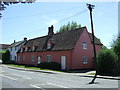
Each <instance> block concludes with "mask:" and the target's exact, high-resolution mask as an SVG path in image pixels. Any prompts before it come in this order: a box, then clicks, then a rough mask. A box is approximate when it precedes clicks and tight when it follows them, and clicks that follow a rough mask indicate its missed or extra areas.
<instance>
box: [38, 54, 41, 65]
mask: <svg viewBox="0 0 120 90" xmlns="http://www.w3.org/2000/svg"><path fill="white" fill-rule="evenodd" d="M40 61H41V58H40V56H38V64H40Z"/></svg>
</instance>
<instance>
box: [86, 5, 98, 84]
mask: <svg viewBox="0 0 120 90" xmlns="http://www.w3.org/2000/svg"><path fill="white" fill-rule="evenodd" d="M87 7H88V9H89V10H90V20H91V30H92V43H93V50H94V61H95V69H96V73H95V76H94V78H93V80H92V81H91V82H90V83H89V84H93V83H94V81H95V79H96V77H97V61H96V48H95V38H94V37H95V36H94V30H93V20H92V10H93V9H94V7H95V5H91V4H87Z"/></svg>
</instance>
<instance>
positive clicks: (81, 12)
mask: <svg viewBox="0 0 120 90" xmlns="http://www.w3.org/2000/svg"><path fill="white" fill-rule="evenodd" d="M86 11H87V9H84V10H82V11H80V12H77V13H75V14H74V15H72V16H69V17H66V18H64V19H61V20H60V21H58V22H57V23H56V24H59V23H61V22H63V21H65V20H68V19H69V18H72V17H74V16H77V15H80V14H83V13H84V12H86ZM53 25H55V24H53ZM42 29H43V28H42ZM38 30H40V29H37V30H33V31H30V32H28V33H25V34H22V35H19V36H17V38H21V37H22V36H27V35H30V34H33V32H35V31H38ZM34 34H36V32H35V33H34ZM14 37H15V36H14ZM10 38H11V37H10ZM12 38H13V37H12Z"/></svg>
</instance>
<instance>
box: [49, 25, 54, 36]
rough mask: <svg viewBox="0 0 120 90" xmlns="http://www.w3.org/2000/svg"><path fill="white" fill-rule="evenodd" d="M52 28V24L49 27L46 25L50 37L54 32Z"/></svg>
mask: <svg viewBox="0 0 120 90" xmlns="http://www.w3.org/2000/svg"><path fill="white" fill-rule="evenodd" d="M53 29H54V27H53V25H52V26H51V27H48V36H49V37H52V35H53V34H54V32H53Z"/></svg>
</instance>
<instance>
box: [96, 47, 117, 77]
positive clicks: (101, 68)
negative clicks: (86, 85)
mask: <svg viewBox="0 0 120 90" xmlns="http://www.w3.org/2000/svg"><path fill="white" fill-rule="evenodd" d="M116 62H117V57H116V54H115V53H114V51H113V50H110V49H103V50H101V51H100V53H99V55H98V57H97V67H98V74H100V75H114V74H115V70H116Z"/></svg>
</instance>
